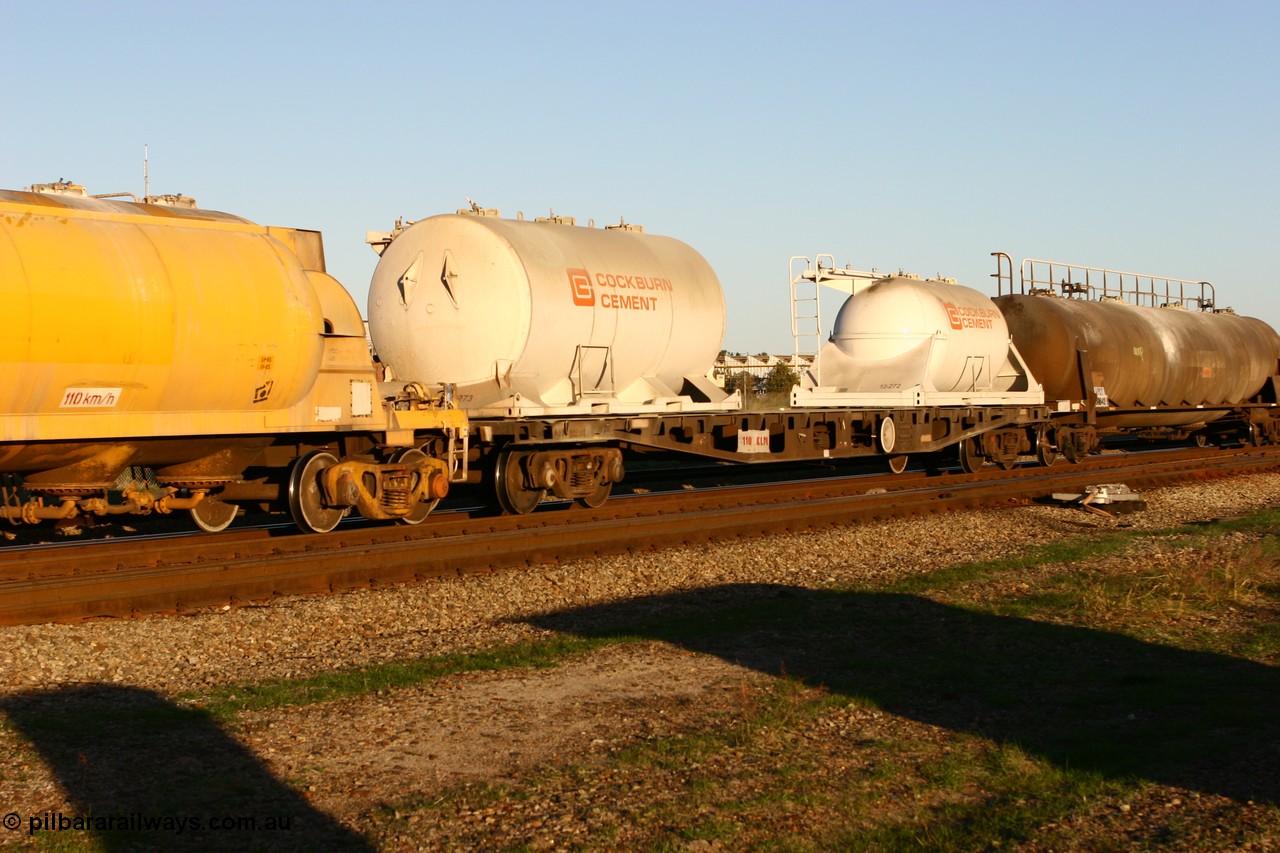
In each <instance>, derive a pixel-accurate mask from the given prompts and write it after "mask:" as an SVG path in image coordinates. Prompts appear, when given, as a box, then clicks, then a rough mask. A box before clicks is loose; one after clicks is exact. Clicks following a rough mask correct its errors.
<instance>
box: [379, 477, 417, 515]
mask: <svg viewBox="0 0 1280 853" xmlns="http://www.w3.org/2000/svg"><path fill="white" fill-rule="evenodd" d="M412 486H413V478H411V477H410V476H408V475H407V474H406V475H403V476H398V477H395V476H393V477H385V478H384V479H383V483H382V495H381V501H380V502H381V504H382V508H383V509H384V510H386V511H387V513H388V514H390V515H403V514H404V513H406V512H408V511H409V509H410V508H411V507H412V505H413V504H412V498H413V488H412Z"/></svg>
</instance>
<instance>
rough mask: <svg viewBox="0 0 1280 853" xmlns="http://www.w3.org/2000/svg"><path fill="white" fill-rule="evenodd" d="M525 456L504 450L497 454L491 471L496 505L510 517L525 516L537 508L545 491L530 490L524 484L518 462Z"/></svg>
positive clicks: (522, 473)
mask: <svg viewBox="0 0 1280 853" xmlns="http://www.w3.org/2000/svg"><path fill="white" fill-rule="evenodd" d="M526 455H527V454H524V453H519V452H517V451H513V450H504V451H502V452H501V453H499V454H498V460H497V462H496V463H495V465H494V471H493V491H494V495H495V496H496V497H497V498H498V505H499V506H501V507H502V509H503V511H504V512H508V513H510V514H511V515H525V514H526V513H530V512H533V511H534V509H536V508H537V506H538V502H539V501H541V500H542V498H543V496H544V495H546V490H545V489H530V488H527V487H526V486H525V484H524V472H523V471H522V470H521V468H520V461H521V460H522V459H524V457H525V456H526Z"/></svg>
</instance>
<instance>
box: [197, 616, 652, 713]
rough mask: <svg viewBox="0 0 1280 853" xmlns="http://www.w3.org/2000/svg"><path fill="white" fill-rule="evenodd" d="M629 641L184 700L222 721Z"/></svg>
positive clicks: (445, 661) (286, 682)
mask: <svg viewBox="0 0 1280 853" xmlns="http://www.w3.org/2000/svg"><path fill="white" fill-rule="evenodd" d="M628 639H634V638H627V637H575V636H570V635H560V636H556V637H553V638H551V639H548V640H542V641H536V642H526V643H516V644H512V645H508V646H500V647H497V648H493V649H486V650H483V651H476V652H465V653H458V654H452V655H444V656H440V657H432V658H421V659H417V660H406V661H391V662H388V663H380V664H371V665H369V666H362V667H355V668H351V669H341V670H335V671H333V672H325V673H320V674H318V675H313V676H306V677H302V678H280V679H273V680H270V681H261V682H253V683H248V684H240V685H232V686H229V687H223V688H218V689H214V690H207V691H198V692H191V693H187V694H185V695H184V696H183V697H182V698H183V699H184V700H186V701H188V702H192V703H194V704H197V705H199V706H200V707H201V708H203V709H205V710H206V711H207V712H208V713H210V714H212V715H214V716H215V717H218V718H221V719H225V718H228V717H234V716H235V715H236V714H238V713H240V712H242V711H262V710H269V709H272V708H281V707H285V706H290V705H312V704H316V703H320V702H331V701H334V700H336V699H348V698H352V697H357V696H362V695H367V694H370V693H379V692H382V691H387V690H396V689H401V688H406V687H414V686H417V685H419V684H423V683H426V682H429V681H432V680H435V679H440V678H445V677H447V676H450V675H457V674H460V673H464V672H479V671H499V670H503V669H513V668H519V667H540V668H541V667H553V666H557V665H558V664H559V663H560V662H561V661H563V660H564V659H565V658H566V657H569V656H571V655H577V654H581V653H583V652H587V651H591V650H594V649H597V648H600V647H602V646H606V645H613V644H616V643H621V642H627V641H628Z"/></svg>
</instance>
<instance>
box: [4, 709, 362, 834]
mask: <svg viewBox="0 0 1280 853" xmlns="http://www.w3.org/2000/svg"><path fill="white" fill-rule="evenodd" d="M0 713H3V714H4V715H6V716H7V717H8V719H9V720H10V721H11V722H12V723H13V725H14V727H15V728H16V729H17V730H18V731H19V732H20V733H21V734H22V735H23V736H24V737H25V738H26V739H28V740H29V741H31V743H32V744H34V746H35V748H36V749H37V750H39V752H40V754H41V756H42V757H43V759H44V760H45V762H46V764H47V765H48V766H49V767H50V768H51V769H52V771H53V773H54V774H55V775H56V776H57V778H58V782H59V784H60V785H61V786H62V788H63V789H64V790H66V792H67V794H68V797H69V799H70V800H71V803H72V809H71V810H70V811H68V812H64V813H58V812H54V813H47V812H46V813H43V814H26V813H22V814H19V816H18V817H19V822H20V825H18V826H17V827H16V828H14V827H11V826H9V825H7V824H6V829H7V830H10V832H7V833H6V835H9V836H10V838H9V840H14V836H17V835H19V834H21V835H23V836H27V835H28V833H29V830H32V829H35V830H36V831H35V832H34V833H32V835H33V836H34V837H35V838H36V839H37V840H42V841H44V842H53V843H54V844H55V846H57V845H58V844H59V843H61V844H65V845H66V846H67V847H69V848H74V847H78V846H81V845H82V844H84V843H86V842H88V841H89V838H90V837H93V836H96V838H97V839H98V841H99V843H100V844H101V845H102V847H103V848H104V849H106V850H138V849H155V850H179V849H199V850H225V851H242V850H348V851H361V850H370V849H372V848H371V847H370V846H369V845H368V844H367V843H366V841H365V840H364V839H363V838H362V837H361V836H359V835H357V834H356V833H354V832H352V831H351V830H349V829H347V828H346V827H344V826H343V825H342V824H340V823H338V822H337V821H335V820H334V819H333V818H331V817H329V816H328V815H326V814H324V813H323V812H320V811H317V810H316V809H315V808H313V807H312V806H311V804H310V803H308V802H307V801H306V799H304V798H303V797H302V796H300V795H299V794H298V793H297V792H295V791H294V790H293V789H291V788H289V787H288V786H287V785H285V784H283V783H281V782H280V781H279V780H277V779H276V778H275V777H274V776H272V775H271V773H270V772H269V771H268V770H267V768H266V767H265V766H264V765H263V764H262V763H261V762H260V761H259V760H258V759H257V758H256V757H255V756H254V755H253V753H251V752H250V751H249V750H247V749H245V748H244V747H243V746H241V745H240V744H239V743H238V742H236V741H235V740H234V739H232V738H231V737H229V736H228V735H227V733H226V732H224V731H223V730H222V728H221V727H220V726H219V725H218V724H217V722H216V721H214V720H213V719H211V718H210V717H209V716H208V715H207V714H205V713H203V712H201V711H200V710H198V709H191V708H182V707H179V706H176V705H174V704H172V703H171V702H169V701H168V700H166V699H165V698H163V697H161V696H159V695H157V694H155V693H152V692H150V691H147V690H140V689H137V688H132V687H116V686H111V685H80V686H76V687H68V688H62V689H58V690H50V691H44V692H40V693H31V694H23V695H18V696H11V697H6V698H5V699H3V700H0ZM4 805H5V806H6V807H10V808H11V807H12V804H8V803H6V804H4ZM32 821H36V822H37V823H34V824H33V823H32ZM77 821H78V823H77ZM77 836H79V838H77Z"/></svg>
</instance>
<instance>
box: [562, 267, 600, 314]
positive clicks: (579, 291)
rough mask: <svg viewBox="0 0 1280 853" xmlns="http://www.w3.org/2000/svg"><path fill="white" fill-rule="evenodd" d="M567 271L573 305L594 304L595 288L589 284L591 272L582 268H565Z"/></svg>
mask: <svg viewBox="0 0 1280 853" xmlns="http://www.w3.org/2000/svg"><path fill="white" fill-rule="evenodd" d="M565 272H567V273H569V290H570V291H572V293H573V304H574V305H595V304H596V289H595V288H594V287H592V286H591V273H589V272H587V271H586V270H584V269H571V270H565Z"/></svg>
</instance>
